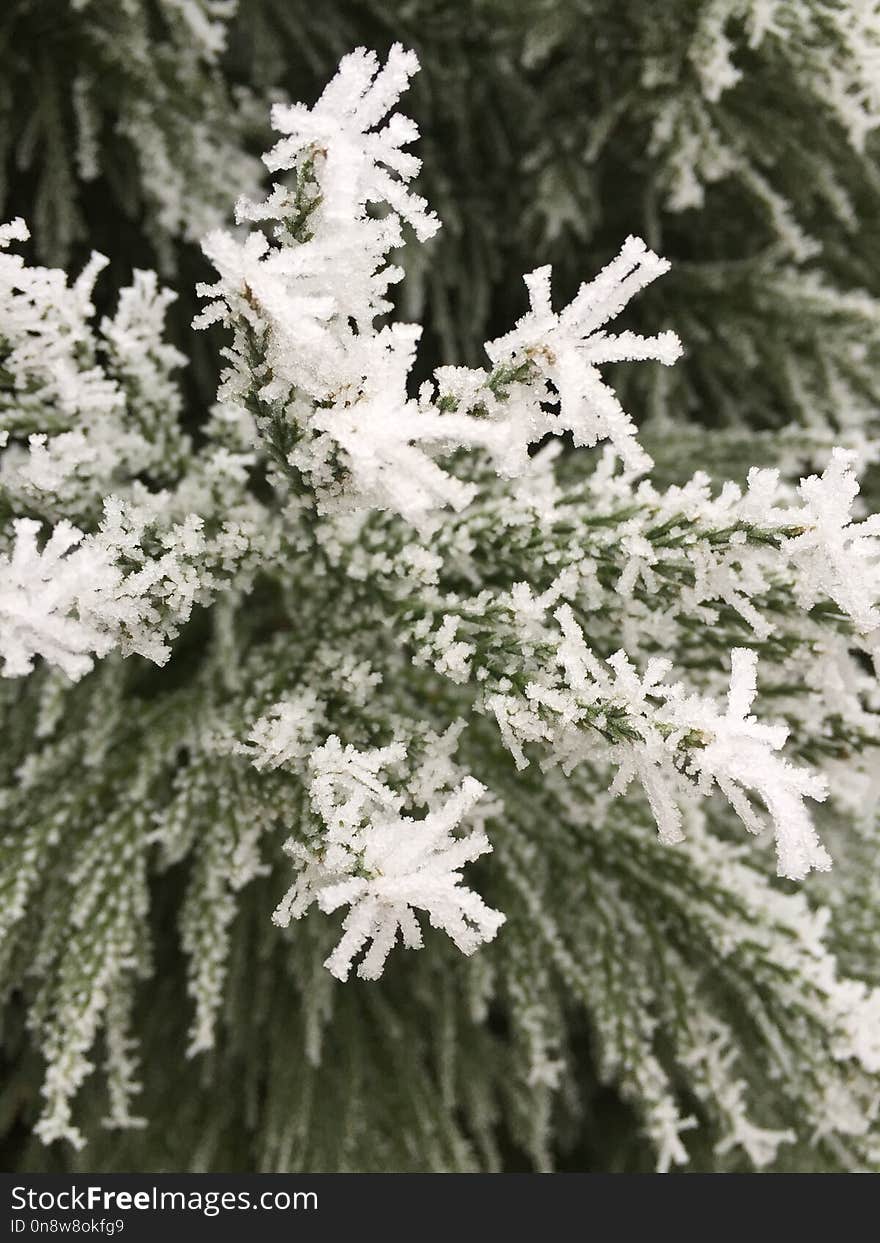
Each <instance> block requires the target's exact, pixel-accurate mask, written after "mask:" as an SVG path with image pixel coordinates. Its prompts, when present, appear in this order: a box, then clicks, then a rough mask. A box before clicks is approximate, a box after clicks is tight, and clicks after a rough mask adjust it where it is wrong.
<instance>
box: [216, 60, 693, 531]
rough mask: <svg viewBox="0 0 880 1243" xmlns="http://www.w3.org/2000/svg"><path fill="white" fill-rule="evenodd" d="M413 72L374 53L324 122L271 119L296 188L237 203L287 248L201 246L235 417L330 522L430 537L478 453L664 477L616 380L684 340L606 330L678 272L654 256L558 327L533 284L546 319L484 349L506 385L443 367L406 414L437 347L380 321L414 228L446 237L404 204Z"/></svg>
mask: <svg viewBox="0 0 880 1243" xmlns="http://www.w3.org/2000/svg"><path fill="white" fill-rule="evenodd" d="M417 68H418V62H417V60H416V58H415V56H414V54H413V53H412V52H405V51H404V50H403V49H402V48H401V47H399V46H398V45H395V46H394V47H393V48H392V49H391V52H390V53H389V57H388V61H387V64H386V65H385V66H384V67H381V68H380V66H379V62H378V60H377V58H376V56H375V54H374V53H372V52H366V51H364V50H363V49H358V51H356V52H353V53H352V54H351V55H349V56H346V57H344V58H343V60H342V62H341V63H340V66H339V70H338V72H337V74H336V77H335V78H334V79H333V80H332V82H331V83H330V84H329V86H328V87H327V88H326V90H325V91H324V93H323V94H322V96H321V98H320V99H319V100H318V102H317V103H316V104H315V106H314V107H313V108H311V109H309V108H307V107H305V106H304V105H302V104H294V105H277V106H276V107H275V109H274V110H273V114H272V117H273V123H274V125H275V127H276V129H278V130H280V131H281V132H282V133H283V134H284V137H283V138H282V139H281V140H280V141H279V142H278V143H277V144H276V146H275V147H274V148H273V149H272V151H270V152H269V153H268V155H267V156H266V157H265V160H266V163H267V165H268V167H269V168H270V169H271V170H272V171H273V172H283V173H287V174H289V177H290V184H288V182H279V183H277V184H276V185H275V186H274V187H273V189H272V191H271V193H270V194H269V196H268V198H267V199H266V200H265V201H264V202H263V203H260V204H256V203H252V202H250V201H248V200H241V201H240V202H239V204H238V208H237V214H238V218H239V220H240V221H250V222H254V223H256V224H259V225H261V226H263V225H266V224H271V225H272V226H273V229H272V233H273V238H274V240H273V241H270V240H268V238H267V237H266V236H265V234H264V233H263V232H262V231H253V232H251V233H250V235H249V236H248V237H247V238H246V239H245V240H244V241H239V240H237V239H236V238H234V237H232V236H231V235H230V234H228V233H224V232H217V233H214V234H211V235H210V236H209V237H208V238H207V239H206V240H205V244H204V249H205V253H206V255H207V256H208V258H209V259H210V260H211V262H212V263H213V264H214V266H215V268H216V269H217V271H218V273H219V279H218V280H217V281H216V282H215V283H214V284H211V285H204V286H202V287H200V293H202V294H203V295H204V296H205V297H206V298H208V299H209V303H208V305H207V307H206V308H205V310H204V312H203V313H202V315H201V316H200V317H199V319H198V320H197V321H196V322H197V324H198V325H199V326H205V325H207V324H209V323H212V322H214V321H216V320H219V321H221V322H223V323H224V324H226V325H227V326H228V327H229V328H231V329H232V330H233V333H234V338H233V344H232V348H231V350H230V351H229V358H230V360H231V364H232V365H231V366H230V367H228V368H227V369H226V371H225V373H224V378H223V385H222V388H221V394H220V395H221V398H222V399H224V400H226V401H229V402H233V403H238V404H244V405H247V406H249V407H250V408H252V409H253V410H254V412H255V414H256V416H257V423H258V427H259V429H260V432H261V434H262V436H263V438H264V440H265V442H266V445H267V448H268V450H269V454H270V457H272V459H273V460H274V461H275V462H276V464H277V465H278V466H280V468H281V470H282V471H283V472H284V473H286V474H288V475H289V476H290V478H291V479H293V480H294V481H295V482H296V484H297V486H298V488H300V489H305V490H307V491H309V492H311V493H313V494H314V497H315V501H316V504H317V507H318V509H319V510H320V511H321V512H330V511H333V510H338V509H352V508H355V509H359V508H360V509H362V508H379V509H389V510H391V511H394V512H396V513H398V514H400V515H402V516H403V517H404V518H406V519H407V520H408V521H410V522H412V523H413V524H415V525H416V526H420V527H425V526H427V525H430V524H431V523H432V522H435V521H436V520H437V517H438V514H439V513H440V512H441V511H442V510H443V509H445V508H451V509H453V510H460V509H462V508H463V507H464V506H465V505H467V504H468V503H469V502H470V501H471V500H472V499H473V497H474V495H475V490H474V487H473V485H472V484H470V483H469V482H467V481H465V480H463V479H461V478H459V477H457V475H456V473H455V472H454V470H453V469H451V468H450V467H449V466H448V465H444V464H442V462H441V461H440V460H438V459H443V458H448V457H449V455H450V453H451V451H453V450H455V449H459V448H461V447H465V448H468V449H470V450H473V451H476V452H478V453H481V454H483V455H486V456H488V458H489V459H490V460H491V461H492V462H493V463H494V466H495V469H496V470H497V471H498V472H499V474H501V475H503V476H507V477H512V476H517V475H522V474H525V473H526V472H527V471H528V469H529V464H530V456H529V448H530V446H531V445H533V444H535V443H536V442H538V441H540V440H541V439H542V438H543V437H545V436H547V435H548V434H559V433H562V432H570V433H572V435H573V437H574V440H575V443H576V444H579V445H594V444H597V443H598V442H600V441H608V442H610V444H611V445H612V446H613V448H614V450H615V452H616V453H617V454H618V455H619V456H620V458H621V459H622V461H623V462H624V464H625V466H626V467H627V468H628V469H629V470H631V471H636V472H638V471H644V470H645V469H647V467H648V466H649V465H650V458H649V457H648V455H647V454H646V453H645V452H644V450H642V449H641V448H640V446H639V445H638V442H637V440H636V437H635V427H634V425H633V423H632V421H631V419H630V418H629V416H628V415H627V414H626V413H625V411H624V410H623V408H622V407H621V405H620V403H619V401H618V400H617V397H616V396H615V394H614V392H613V390H612V389H611V388H610V386H609V385H607V384H606V383H605V382H604V380H603V379H602V376H601V372H600V368H601V366H602V365H603V364H604V363H608V362H618V361H621V360H623V359H634V360H636V359H654V360H657V361H659V362H662V363H665V364H670V363H672V362H674V361H675V359H676V358H677V357H678V355H679V353H680V351H681V346H680V343H679V341H678V338H677V337H676V336H675V334H674V333H671V332H664V333H661V334H660V335H659V336H655V337H643V336H639V335H638V334H636V333H633V332H622V333H620V334H616V335H615V334H610V333H608V332H606V331H605V330H604V326H605V325H606V324H607V323H608V322H609V320H611V319H612V318H614V317H615V316H616V315H617V314H619V313H620V311H622V310H623V309H624V308H625V307H626V305H627V304H628V303H629V301H630V300H631V299H632V298H633V296H634V295H635V294H636V293H638V292H639V291H640V290H641V289H643V288H644V287H645V286H646V285H648V284H650V283H651V282H652V281H653V280H655V279H656V278H657V277H658V276H660V275H662V273H663V272H665V271H666V270H667V269H668V266H669V265H668V263H667V262H666V261H665V260H663V259H660V258H659V257H658V256H657V255H655V254H654V253H653V252H652V251H651V250H649V249H648V248H647V247H646V246H645V244H644V242H642V241H641V240H640V239H638V238H629V239H628V240H627V242H626V243H625V244H624V246H623V248H622V250H621V252H620V254H619V255H618V257H617V258H616V259H614V260H612V261H611V262H610V263H609V264H608V265H607V266H606V267H605V268H604V269H603V270H602V271H601V272H600V273H599V275H598V276H597V277H596V278H595V279H594V280H592V281H591V282H589V283H587V284H584V285H583V286H582V287H581V289H580V290H579V292H578V293H577V295H576V296H575V298H574V299H573V300H572V302H571V303H570V304H569V305H568V306H567V307H565V308H563V310H561V311H560V312H558V313H556V312H554V311H553V309H552V306H551V302H550V269H549V268H541V269H538V270H537V271H536V272H533V273H532V274H531V275H530V276H528V277H526V284H527V286H528V290H529V294H530V299H531V309H530V311H529V312H528V313H527V314H526V315H525V316H524V317H523V318H522V319H521V320H520V321H519V323H518V324H517V326H516V328H515V329H514V330H513V331H512V332H511V333H508V334H507V335H506V336H503V337H500V338H498V339H497V340H496V341H493V342H490V343H489V344H488V345H487V347H486V349H487V354H488V357H489V360H490V362H491V363H492V367H491V369H490V370H484V369H469V368H459V367H454V368H453V367H444V368H440V369H439V370H438V371H437V372H436V374H435V377H434V381H433V382H427V383H426V384H424V385H422V387H421V389H420V391H419V394H418V397H417V398H413V397H411V396H410V394H409V389H410V386H411V385H410V382H411V372H412V368H413V363H414V361H415V351H416V343H417V341H418V338H419V335H420V332H421V329H420V328H419V327H418V326H416V325H413V324H402V323H397V324H394V325H392V326H390V327H389V326H383V327H380V328H377V327H376V319H377V317H378V316H380V315H384V314H385V313H387V312H388V311H390V310H391V309H392V308H391V303H390V301H389V298H388V291H389V288H390V286H391V285H392V284H393V283H394V282H396V281H398V280H400V278H401V277H402V275H403V274H402V271H401V269H400V268H398V267H396V266H394V265H392V264H389V262H388V256H389V254H390V252H391V251H393V250H395V249H398V248H399V247H401V246H402V245H403V244H404V241H405V237H404V230H403V226H404V225H408V226H410V228H411V229H412V231H413V232H414V234H415V236H416V238H417V240H419V241H425V240H426V239H427V238H429V237H430V236H432V235H433V234H434V233H435V232H436V230H437V228H438V227H439V221H438V220H437V218H436V217H435V216H434V215H433V213H431V212H429V211H428V210H427V207H426V204H425V203H424V201H423V200H422V199H421V198H420V197H419V196H417V195H415V194H413V193H412V192H411V191H410V190H409V189H408V184H409V182H410V181H411V180H412V178H413V177H414V176H415V175H416V173H417V172H418V169H419V161H418V159H416V158H415V157H414V156H413V155H411V154H409V153H408V152H405V151H404V150H403V147H405V146H406V145H407V144H409V143H411V142H412V141H413V140H414V139H415V138H416V137H417V136H418V130H417V127H416V126H415V124H414V123H413V122H412V121H410V120H409V119H407V118H405V117H403V116H401V115H400V114H398V113H394V114H392V115H391V116H390V117H388V118H387V120H386V119H385V118H386V116H387V113H388V112H389V110H390V109H391V108H392V107H393V105H394V103H395V102H396V101H397V99H398V97H399V95H400V93H401V92H402V91H403V89H404V88H405V87H406V85H407V83H408V80H409V78H410V76H411V74H412V73H414V72H415V70H416V69H417ZM383 121H384V124H382V122H383ZM375 207H379V208H381V209H383V210H382V211H381V213H380V215H379V216H378V218H377V217H376V216H375V215H374V214H371V211H370V208H375Z"/></svg>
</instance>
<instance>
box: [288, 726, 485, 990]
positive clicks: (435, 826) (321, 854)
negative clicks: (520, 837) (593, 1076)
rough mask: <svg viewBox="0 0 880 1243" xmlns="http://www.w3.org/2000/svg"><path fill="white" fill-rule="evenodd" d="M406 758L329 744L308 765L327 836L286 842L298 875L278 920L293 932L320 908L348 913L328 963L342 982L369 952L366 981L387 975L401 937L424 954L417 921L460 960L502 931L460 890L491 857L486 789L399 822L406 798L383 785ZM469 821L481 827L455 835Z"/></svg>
mask: <svg viewBox="0 0 880 1243" xmlns="http://www.w3.org/2000/svg"><path fill="white" fill-rule="evenodd" d="M403 758H405V749H404V748H403V746H402V745H401V744H392V745H391V746H389V747H385V748H380V749H378V750H372V751H357V750H356V749H355V748H354V747H352V746H346V747H343V746H342V745H341V744H340V742H339V740H338V739H337V738H335V737H331V738H330V739H329V740H328V741H327V742H326V743H325V744H324V745H323V746H322V747H320V748H318V749H317V750H316V751H315V752H314V753H313V755H312V756H311V759H310V761H309V771H310V783H309V789H310V797H311V803H312V807H313V809H314V811H315V813H316V815H317V816H319V817H320V819H321V820H322V822H323V824H324V826H325V831H324V832H323V833H321V834H320V835H319V836H318V837H317V838H315V839H310V840H307V841H305V842H303V841H301V840H298V839H296V838H291V839H290V840H289V841H288V842H287V843H286V846H285V849H286V850H287V851H288V853H289V854H290V856H291V858H292V859H293V860H294V863H295V864H296V866H297V869H298V873H299V874H298V876H297V879H296V880H295V881H294V883H293V885H291V887H290V889H289V890H288V892H287V894H286V895H285V897H284V898H283V900H282V901H281V903H280V904H279V906H278V908H277V910H276V911H275V914H274V917H273V918H274V920H275V922H276V923H278V924H280V925H282V926H286V925H287V924H288V923H289V922H290V920H291V919H300V918H301V917H302V916H303V915H304V914H305V913H306V911H307V910H308V909H309V907H310V906H312V905H313V904H317V906H318V907H319V908H320V909H321V910H322V911H324V912H325V913H327V914H329V913H331V912H333V911H335V910H338V908H339V907H342V906H347V907H348V908H349V910H348V914H347V915H346V917H345V920H344V922H343V925H342V927H343V936H342V939H341V940H340V942H339V944H338V945H337V946H336V948H335V950H334V951H333V953H332V954H331V955H330V957H329V958H328V959H327V962H326V963H325V966H326V967H327V968H328V970H329V971H330V972H331V973H332V974H333V975H335V976H336V977H337V978H338V979H340V980H345V979H347V978H348V975H349V972H350V971H351V968H352V965H353V962H354V960H355V959H356V958H357V956H358V955H359V954H360V952H361V950H363V949H364V947H365V946H367V947H368V948H367V952H366V953H365V955H364V957H363V958H362V960H361V962H360V963H359V965H358V968H357V974H358V975H359V976H361V978H362V979H365V980H375V979H377V978H378V977H379V976H380V975H381V974H382V969H383V967H384V965H385V960H386V958H387V957H388V954H389V953H390V951H391V949H392V948H393V947H394V944H395V942H396V941H397V939H398V935H399V936H400V939H401V941H402V942H403V944H404V945H405V946H406V947H407V948H409V949H419V948H420V947H421V945H422V933H421V929H420V927H419V921H418V919H417V912H423V913H424V914H425V915H427V917H428V921H429V923H430V924H431V926H432V927H434V928H440V929H442V930H443V931H444V932H445V933H446V934H447V936H449V937H450V938H451V940H452V941H453V942H454V944H455V945H456V946H457V947H458V949H460V950H461V952H462V953H463V954H472V953H473V952H474V950H476V949H477V948H478V947H479V946H480V945H482V944H483V943H484V942H486V941H491V940H492V939H493V938H494V936H495V934H496V933H497V931H498V929H499V928H500V927H501V925H502V924H503V923H504V916H503V915H502V914H500V913H499V912H498V911H494V910H492V909H491V907H488V906H487V905H486V903H485V902H484V901H483V899H482V898H481V897H479V895H478V894H476V893H474V892H473V890H471V889H468V888H466V887H465V886H464V885H462V883H461V881H462V876H461V869H462V867H463V866H464V864H466V863H470V862H472V861H473V860H474V859H477V858H479V857H480V855H483V854H486V853H487V852H489V851H491V849H492V847H491V845H490V844H489V839H488V838H487V836H486V834H485V832H484V831H483V829H482V827H481V826H482V820H483V819H484V818H485V813H483V814H482V815H481V814H480V812H479V810H478V808H479V804H480V802H481V800H482V799H483V796H484V795H485V793H486V790H485V787H484V786H482V785H481V784H480V782H479V781H475V780H474V779H473V778H472V777H466V778H465V779H464V780H463V781H462V782H461V784H460V785H459V787H458V788H457V789H456V790H454V791H453V792H452V793H451V794H449V796H448V797H447V798H445V799H444V800H443V801H441V802H438V803H437V805H436V806H434V807H433V808H432V809H430V810H429V811H428V813H427V815H426V816H424V818H423V819H421V820H416V819H413V818H411V817H409V816H406V815H403V814H402V812H401V808H402V799H401V796H400V795H399V794H397V793H395V791H393V790H392V789H391V788H390V787H389V786H388V785H387V784H386V783H385V781H383V779H382V777H381V772H382V770H383V769H384V768H386V767H387V766H388V765H389V764H392V763H395V762H400V761H401V760H402V759H403ZM468 820H469V821H471V822H473V821H474V820H476V824H475V827H472V828H471V829H470V830H469V831H468V832H467V833H465V834H464V835H456V833H455V830H456V829H457V828H458V826H459V825H460V824H461V823H462V822H463V821H468Z"/></svg>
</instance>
